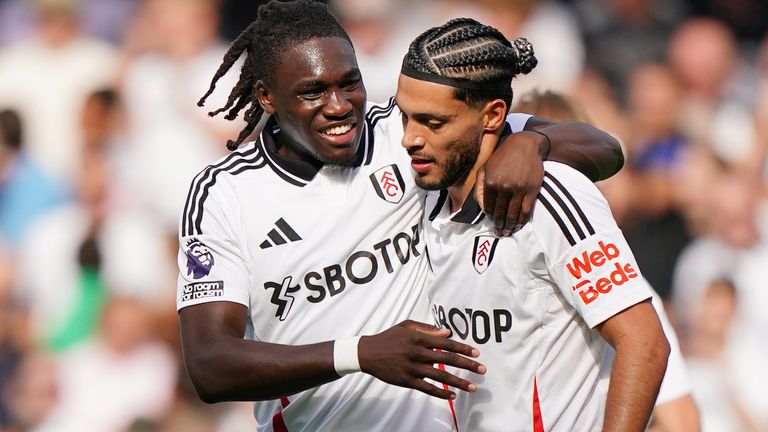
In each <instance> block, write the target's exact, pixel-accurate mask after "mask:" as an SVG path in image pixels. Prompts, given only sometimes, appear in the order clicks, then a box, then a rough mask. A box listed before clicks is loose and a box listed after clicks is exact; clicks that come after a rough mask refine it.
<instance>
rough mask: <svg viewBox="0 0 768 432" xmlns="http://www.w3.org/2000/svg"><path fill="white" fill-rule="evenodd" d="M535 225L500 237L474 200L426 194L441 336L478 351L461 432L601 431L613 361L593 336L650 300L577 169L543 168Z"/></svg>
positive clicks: (461, 403) (604, 207) (459, 411)
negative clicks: (453, 203) (480, 368)
mask: <svg viewBox="0 0 768 432" xmlns="http://www.w3.org/2000/svg"><path fill="white" fill-rule="evenodd" d="M545 170H546V175H545V179H544V184H543V187H542V189H541V194H540V196H539V199H538V202H537V203H536V208H535V209H534V213H533V217H532V220H531V222H530V223H529V224H527V225H525V226H524V227H523V228H522V229H521V230H520V231H519V232H517V233H515V234H514V235H513V236H512V237H506V238H499V237H496V236H495V235H494V233H493V230H492V228H493V224H492V222H491V221H490V220H489V218H487V217H485V216H484V214H483V213H482V211H481V210H480V207H479V206H478V204H477V202H476V201H475V200H474V199H473V197H472V196H470V197H469V198H468V199H467V201H466V202H465V203H464V205H463V206H462V208H461V209H459V210H458V211H455V212H453V213H451V212H450V209H449V207H450V203H449V201H450V199H449V198H448V195H447V191H441V192H430V193H429V196H428V199H427V210H428V211H429V212H430V214H429V215H428V216H427V217H426V218H425V223H424V225H425V236H424V237H425V239H426V242H427V249H428V252H429V258H430V262H431V266H432V270H433V278H434V280H433V282H432V283H431V288H430V296H431V301H432V307H433V314H434V317H435V320H436V322H437V323H438V325H439V326H442V327H447V328H449V329H450V330H451V332H452V337H453V338H455V339H458V340H461V341H464V342H466V343H469V344H471V345H474V346H476V347H477V348H478V349H479V350H480V358H479V360H480V361H481V362H482V363H483V364H485V365H486V366H487V367H488V372H487V374H486V375H485V376H483V377H482V378H480V379H479V380H477V377H476V376H473V375H471V374H468V373H464V372H461V371H456V370H453V369H452V368H449V370H451V371H452V372H455V373H458V374H460V375H462V376H465V377H467V378H468V379H470V380H477V381H476V382H477V384H478V391H477V392H476V393H474V394H467V393H460V394H459V398H458V399H457V400H456V401H455V408H456V415H457V418H458V421H459V430H460V431H500V430H504V431H536V432H539V431H593V430H600V428H601V427H602V421H603V414H604V408H605V401H606V395H607V389H608V380H609V376H610V372H611V365H612V362H613V357H614V351H613V349H612V348H611V347H610V345H608V343H607V342H605V341H604V340H603V339H602V337H601V336H600V334H599V333H598V332H597V331H596V330H594V327H595V326H597V325H598V324H600V323H602V322H603V321H605V320H607V319H608V318H610V317H612V316H613V315H615V314H617V313H619V312H621V311H622V310H624V309H626V308H628V307H630V306H632V305H634V304H636V303H639V302H641V301H643V300H646V299H648V298H650V297H651V295H652V290H651V288H650V286H649V285H648V284H647V282H646V281H645V280H644V279H643V278H642V277H641V276H640V272H639V269H638V266H637V263H636V262H635V259H634V257H633V255H632V251H631V250H630V249H629V247H628V246H627V243H626V241H625V240H624V237H623V235H622V234H621V231H619V229H618V227H617V226H616V222H615V221H614V219H613V217H612V215H611V212H610V209H609V208H608V204H607V202H606V201H605V199H604V198H603V196H602V195H601V194H600V192H599V191H598V190H597V188H596V187H595V185H594V184H592V182H590V181H589V180H588V179H587V178H586V177H585V176H583V175H582V174H581V173H579V172H577V171H576V170H574V169H572V168H570V167H568V166H566V165H563V164H559V163H555V162H546V163H545Z"/></svg>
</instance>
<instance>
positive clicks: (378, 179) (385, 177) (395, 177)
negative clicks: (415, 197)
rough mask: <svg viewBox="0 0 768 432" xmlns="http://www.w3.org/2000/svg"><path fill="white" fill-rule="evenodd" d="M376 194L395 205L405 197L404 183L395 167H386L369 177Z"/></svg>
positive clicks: (393, 165)
mask: <svg viewBox="0 0 768 432" xmlns="http://www.w3.org/2000/svg"><path fill="white" fill-rule="evenodd" d="M369 177H370V179H371V183H373V188H374V189H375V190H376V193H377V194H378V195H379V197H381V199H383V200H384V201H387V202H391V203H392V204H397V203H399V202H400V200H401V199H403V195H405V183H404V182H403V177H402V176H401V175H400V170H399V169H397V165H395V164H392V165H387V166H385V167H384V168H381V169H380V170H378V171H376V172H375V173H373V174H371V175H370V176H369Z"/></svg>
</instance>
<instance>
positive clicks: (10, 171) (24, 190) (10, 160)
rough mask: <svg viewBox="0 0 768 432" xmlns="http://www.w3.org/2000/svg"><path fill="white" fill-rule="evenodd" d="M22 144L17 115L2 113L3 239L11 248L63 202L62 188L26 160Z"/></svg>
mask: <svg viewBox="0 0 768 432" xmlns="http://www.w3.org/2000/svg"><path fill="white" fill-rule="evenodd" d="M23 141H24V134H23V127H22V124H21V119H20V118H19V116H18V114H16V112H15V111H13V110H3V111H0V237H3V238H5V240H6V241H7V242H8V243H9V246H11V247H15V246H17V244H18V242H19V240H20V239H21V238H22V237H23V235H24V233H25V231H26V229H27V227H29V224H30V223H32V222H33V221H34V220H35V219H36V218H37V217H38V216H40V215H41V214H43V213H44V212H45V211H47V210H50V209H51V207H53V206H55V205H57V204H59V203H61V201H62V200H63V199H64V192H63V191H62V190H61V188H60V187H59V186H58V185H57V184H56V183H54V182H53V181H52V180H51V179H50V178H49V177H48V176H47V175H46V174H45V173H43V172H42V171H41V170H40V169H39V168H38V167H37V166H36V165H35V163H34V162H33V161H31V160H30V159H29V157H27V154H26V152H25V151H24V149H23Z"/></svg>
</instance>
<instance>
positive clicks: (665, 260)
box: [0, 0, 768, 432]
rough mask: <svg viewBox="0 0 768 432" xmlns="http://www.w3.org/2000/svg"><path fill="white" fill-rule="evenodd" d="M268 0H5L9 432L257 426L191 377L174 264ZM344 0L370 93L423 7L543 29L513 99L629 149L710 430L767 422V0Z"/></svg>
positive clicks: (1, 406) (638, 241) (2, 317)
mask: <svg viewBox="0 0 768 432" xmlns="http://www.w3.org/2000/svg"><path fill="white" fill-rule="evenodd" d="M260 3H263V2H261V1H254V0H220V1H216V0H143V1H142V0H0V431H3V432H11V431H13V432H17V431H35V432H41V431H65V432H66V431H78V432H83V431H86V432H87V431H94V432H113V431H114V432H122V431H192V432H195V431H216V432H229V431H242V430H253V429H254V420H253V419H252V417H251V415H250V407H249V404H246V403H238V404H220V405H215V406H209V405H204V404H202V403H201V402H199V401H198V399H197V396H196V395H195V394H194V391H193V390H192V388H191V385H190V383H189V381H188V379H187V378H186V373H185V372H184V369H183V365H182V363H181V351H180V348H179V341H178V328H177V317H176V311H175V280H176V274H177V267H176V263H175V259H176V250H177V246H176V231H177V228H176V227H177V217H178V214H179V212H180V209H181V207H182V205H183V200H184V198H185V194H186V189H187V185H188V182H189V181H190V179H191V178H192V176H194V174H195V173H196V172H197V171H199V170H200V169H201V168H202V167H203V166H205V165H206V164H207V163H208V162H211V161H213V160H215V159H216V158H218V157H219V156H221V155H224V154H225V153H226V149H225V145H224V144H225V142H226V139H227V138H232V137H235V136H236V135H237V132H239V130H240V128H241V126H242V123H240V122H239V121H235V122H228V121H226V120H223V119H219V118H209V117H207V115H206V112H207V111H208V110H207V109H205V108H198V107H197V106H196V101H197V99H198V98H199V97H200V96H201V95H202V94H203V93H204V92H205V90H206V89H207V87H208V84H209V81H210V78H211V77H212V76H213V73H214V72H215V70H216V69H217V67H218V65H219V64H220V61H221V59H222V56H223V53H224V51H225V50H226V48H227V46H228V42H229V41H231V40H233V38H234V37H236V36H237V34H239V32H240V31H242V30H243V29H244V28H245V27H246V26H247V25H248V24H249V23H250V22H251V21H252V20H253V19H254V17H255V16H256V10H257V7H258V5H259V4H260ZM330 5H331V6H332V8H333V9H334V10H335V11H336V13H337V15H338V16H339V18H340V19H341V20H342V22H343V23H344V25H345V27H346V28H347V30H348V32H349V34H350V36H351V37H352V39H353V41H354V44H355V47H356V51H357V55H358V60H359V64H360V66H361V69H362V70H363V75H364V81H365V85H366V87H367V89H368V95H369V100H370V101H374V102H383V101H385V100H386V99H387V98H389V97H390V96H392V95H393V94H394V91H395V86H396V83H397V76H398V72H399V68H400V62H401V60H402V56H403V54H404V53H405V51H406V48H407V46H408V43H409V42H410V41H411V40H412V39H413V37H415V36H416V35H418V34H419V33H421V32H422V31H424V30H425V29H427V28H428V27H430V26H433V25H439V24H442V23H443V22H445V21H446V20H448V19H450V18H453V17H458V16H470V17H474V18H476V19H479V20H480V21H482V22H484V23H487V24H489V25H493V26H495V27H497V28H498V29H500V30H501V31H502V32H503V33H504V34H505V35H506V36H507V37H509V38H510V39H512V38H514V37H518V36H525V37H527V38H528V39H529V40H530V41H531V42H532V43H533V45H534V48H535V50H536V54H537V57H538V58H539V62H540V63H539V66H538V67H537V68H536V69H535V70H534V71H533V72H532V73H531V74H530V75H528V76H524V77H521V78H519V79H517V80H516V81H515V83H514V88H515V103H516V104H517V107H516V109H517V110H518V111H525V112H530V113H533V114H536V115H539V116H541V117H545V118H550V119H554V120H569V119H580V120H584V121H588V122H591V123H593V124H595V125H596V126H598V127H600V128H602V129H604V130H607V131H609V132H611V133H613V134H615V135H616V136H617V137H619V138H620V139H621V141H622V143H623V145H624V146H625V150H626V153H627V164H626V166H625V168H624V169H623V170H622V172H621V173H620V174H618V175H616V176H615V177H613V178H611V179H609V180H608V181H605V182H602V184H600V187H601V188H602V190H603V192H604V193H605V195H606V197H607V198H608V200H609V202H610V204H611V207H612V210H613V212H614V215H615V217H616V219H617V220H618V221H619V223H620V225H621V227H622V228H623V230H624V232H625V234H626V236H627V238H628V240H629V243H630V245H631V246H632V247H633V249H634V251H635V253H636V255H637V258H638V261H639V263H640V266H641V269H642V271H643V273H644V275H645V276H646V278H647V279H649V280H650V281H651V283H652V285H653V286H654V287H655V288H656V290H657V291H658V292H659V293H660V294H661V296H662V297H663V299H664V301H665V303H666V306H667V309H668V311H669V313H670V316H671V318H672V320H673V322H674V324H675V326H676V328H677V331H678V333H679V336H680V341H681V345H682V348H683V352H684V355H685V356H686V359H687V361H688V365H689V367H690V372H691V376H692V380H693V389H694V397H695V398H696V401H697V403H698V405H699V408H700V410H701V414H702V418H703V424H704V428H705V430H708V431H768V394H766V391H768V367H766V365H768V343H766V342H768V340H767V339H766V336H765V335H766V334H768V284H767V283H766V277H765V272H768V205H767V204H768V194H766V184H767V182H766V181H767V179H768V177H766V175H767V174H768V169H767V168H766V166H767V164H766V150H767V148H768V33H766V32H767V31H768V2H765V1H764V0H563V1H554V0H551V1H547V0H482V1H450V0H441V1H438V0H432V1H430V0H338V1H331V2H330ZM235 75H236V74H234V73H230V74H229V75H228V76H227V77H226V78H225V81H226V82H224V83H222V84H220V85H219V90H217V92H216V93H214V96H213V99H212V100H210V102H209V106H208V107H206V108H217V107H218V106H220V105H219V104H220V103H221V102H223V101H224V100H225V99H226V96H227V93H228V91H229V88H230V87H231V84H233V83H234V82H235V81H236V76H235ZM254 193H255V194H257V193H258V191H254Z"/></svg>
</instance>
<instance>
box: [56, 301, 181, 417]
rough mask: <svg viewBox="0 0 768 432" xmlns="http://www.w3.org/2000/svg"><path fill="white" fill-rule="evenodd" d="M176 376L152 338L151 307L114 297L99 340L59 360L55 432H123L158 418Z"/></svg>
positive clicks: (167, 356) (168, 358)
mask: <svg viewBox="0 0 768 432" xmlns="http://www.w3.org/2000/svg"><path fill="white" fill-rule="evenodd" d="M176 374H177V369H176V360H175V357H174V355H173V353H172V352H171V351H170V350H169V349H168V347H167V346H165V345H164V344H162V343H160V342H158V341H157V340H156V339H155V338H154V337H153V321H152V315H151V312H150V310H149V308H148V307H147V305H145V304H143V303H142V302H140V301H138V300H137V299H134V298H130V297H121V296H114V297H111V298H110V299H109V300H108V302H107V305H106V307H105V308H104V311H103V314H102V317H101V325H100V326H99V332H98V333H97V334H96V335H95V337H94V338H92V339H90V340H89V341H87V342H86V343H84V344H81V345H80V346H78V347H76V348H74V349H72V350H71V351H69V352H67V353H65V354H64V355H62V356H61V357H60V359H59V364H58V377H59V382H60V385H59V402H58V403H57V405H56V409H55V412H54V413H53V414H52V418H53V420H52V421H53V422H54V423H53V424H54V426H55V428H53V429H52V430H66V431H100V432H122V431H124V430H126V429H127V428H128V427H129V426H130V425H131V424H133V423H134V422H135V421H136V420H137V419H147V420H157V419H160V418H161V417H162V416H163V415H165V413H166V412H167V411H168V410H169V407H170V404H171V398H172V395H173V389H174V387H175V383H176Z"/></svg>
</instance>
